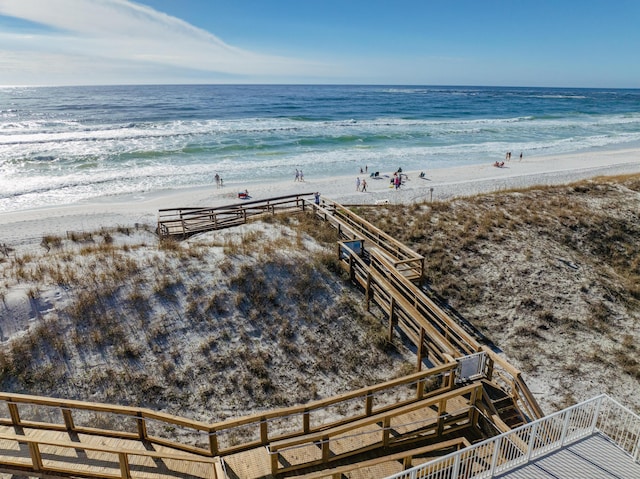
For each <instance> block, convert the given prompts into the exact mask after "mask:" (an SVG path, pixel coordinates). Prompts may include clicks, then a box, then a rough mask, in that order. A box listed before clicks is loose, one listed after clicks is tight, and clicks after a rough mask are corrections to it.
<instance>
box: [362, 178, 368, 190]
mask: <svg viewBox="0 0 640 479" xmlns="http://www.w3.org/2000/svg"><path fill="white" fill-rule="evenodd" d="M360 191H362V192H363V193H364V192H365V191H367V180H365V179H364V178H362V190H360Z"/></svg>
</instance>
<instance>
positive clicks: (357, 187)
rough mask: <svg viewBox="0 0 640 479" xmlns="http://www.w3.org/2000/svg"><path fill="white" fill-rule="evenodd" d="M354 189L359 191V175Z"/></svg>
mask: <svg viewBox="0 0 640 479" xmlns="http://www.w3.org/2000/svg"><path fill="white" fill-rule="evenodd" d="M356 191H360V177H359V176H358V177H357V178H356Z"/></svg>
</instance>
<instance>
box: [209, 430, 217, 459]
mask: <svg viewBox="0 0 640 479" xmlns="http://www.w3.org/2000/svg"><path fill="white" fill-rule="evenodd" d="M209 450H210V451H211V455H212V456H217V455H218V434H217V433H216V430H215V429H212V430H211V431H209Z"/></svg>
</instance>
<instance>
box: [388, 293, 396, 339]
mask: <svg viewBox="0 0 640 479" xmlns="http://www.w3.org/2000/svg"><path fill="white" fill-rule="evenodd" d="M395 306H396V299H395V298H394V297H393V296H392V297H391V301H390V302H389V337H388V339H389V342H391V341H392V340H393V310H394V309H395Z"/></svg>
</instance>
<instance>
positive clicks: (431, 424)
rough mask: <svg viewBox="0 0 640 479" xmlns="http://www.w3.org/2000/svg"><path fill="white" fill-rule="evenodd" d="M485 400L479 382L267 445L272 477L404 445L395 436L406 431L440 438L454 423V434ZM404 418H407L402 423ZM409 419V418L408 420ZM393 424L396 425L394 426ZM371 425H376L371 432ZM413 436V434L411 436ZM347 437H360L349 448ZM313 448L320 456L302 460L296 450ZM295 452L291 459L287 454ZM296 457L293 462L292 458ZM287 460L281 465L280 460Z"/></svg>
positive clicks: (402, 439) (403, 441)
mask: <svg viewBox="0 0 640 479" xmlns="http://www.w3.org/2000/svg"><path fill="white" fill-rule="evenodd" d="M467 395H469V396H470V399H465V402H466V405H465V406H464V407H457V408H456V409H449V401H452V400H456V399H458V398H460V397H465V398H466V396H467ZM481 397H482V385H481V384H480V383H472V384H469V385H468V386H464V387H462V388H459V389H456V390H452V391H448V392H445V393H442V394H439V395H437V396H433V397H431V398H428V399H423V400H422V401H420V402H416V403H413V404H408V405H405V406H403V407H401V408H397V409H393V410H391V411H387V412H384V413H380V414H378V415H375V416H370V417H366V418H363V419H360V420H358V421H355V422H351V423H349V424H344V425H341V426H337V427H334V428H331V429H327V430H324V431H320V432H317V433H314V434H307V435H305V436H299V437H294V438H291V439H287V440H283V441H278V442H274V443H271V444H270V445H269V446H268V448H267V449H268V451H269V454H270V455H271V474H272V475H273V476H276V475H277V474H281V473H283V472H288V471H293V470H296V469H302V468H306V467H309V466H315V465H320V464H323V465H326V464H329V463H332V462H336V461H339V460H341V459H343V458H345V457H348V456H351V455H354V454H357V453H361V452H364V451H367V450H372V449H376V448H380V447H387V448H388V447H392V446H393V445H394V444H397V443H405V442H406V438H404V437H403V435H402V434H397V433H393V434H392V432H393V431H399V430H402V429H404V428H409V429H412V428H413V429H415V431H413V432H414V433H416V434H417V433H418V432H419V433H420V434H421V435H423V436H424V435H428V434H433V435H440V434H442V433H443V431H444V429H445V428H446V427H447V425H449V424H451V427H452V429H451V430H452V431H453V430H454V429H459V428H460V427H464V425H463V426H461V419H462V418H464V417H466V418H467V421H468V422H469V424H470V423H471V421H472V416H473V415H474V414H475V411H476V407H475V405H476V401H478V400H480V398H481ZM433 407H435V408H437V410H436V411H433V413H434V415H431V416H428V417H422V418H416V417H413V416H412V415H411V414H412V413H414V412H415V411H417V410H423V411H429V410H431V408H433ZM403 416H408V417H405V419H404V421H406V422H402V421H403V419H399V418H402V417H403ZM409 418H410V419H409ZM392 421H393V425H392ZM372 426H375V427H374V428H373V429H372ZM410 434H411V433H410ZM346 438H358V439H357V440H355V441H353V442H352V443H350V444H349V445H350V446H351V447H347V445H346V443H345V439H346ZM333 441H337V442H339V443H340V444H341V445H340V447H339V448H338V449H336V450H332V449H331V444H332V442H333ZM309 446H311V447H313V449H314V450H317V449H318V447H320V449H321V450H320V451H318V456H317V457H309V458H302V457H299V456H300V455H299V454H295V450H297V449H300V448H307V447H309ZM292 451H293V452H294V454H293V455H292V456H291V457H289V455H288V454H287V455H286V456H284V454H286V453H290V452H292ZM294 457H295V458H297V459H296V461H295V462H294V461H293V458H294ZM281 458H283V459H285V460H284V461H283V463H281V461H280V459H281Z"/></svg>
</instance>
